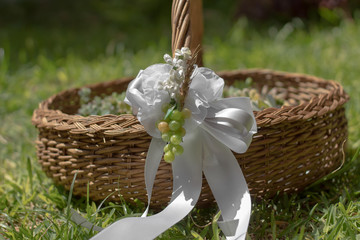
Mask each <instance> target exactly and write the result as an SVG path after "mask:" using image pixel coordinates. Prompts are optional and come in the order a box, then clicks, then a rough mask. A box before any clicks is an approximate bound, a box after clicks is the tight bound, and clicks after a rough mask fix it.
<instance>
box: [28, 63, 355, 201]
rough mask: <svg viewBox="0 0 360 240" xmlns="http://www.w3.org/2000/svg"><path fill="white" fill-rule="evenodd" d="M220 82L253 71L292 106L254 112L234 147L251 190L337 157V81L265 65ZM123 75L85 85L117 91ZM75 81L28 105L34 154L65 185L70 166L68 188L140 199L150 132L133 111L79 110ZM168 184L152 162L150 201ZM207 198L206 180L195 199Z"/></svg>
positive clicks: (276, 184) (274, 185)
mask: <svg viewBox="0 0 360 240" xmlns="http://www.w3.org/2000/svg"><path fill="white" fill-rule="evenodd" d="M219 75H220V76H221V77H222V78H224V80H225V82H226V84H229V85H230V84H232V83H233V82H234V81H235V80H245V79H246V78H248V77H251V78H252V79H253V82H254V84H255V86H256V87H257V88H259V89H261V88H263V87H264V86H267V87H268V88H274V89H275V90H276V94H277V95H278V96H279V97H281V98H282V99H286V100H288V102H289V103H291V104H292V105H293V106H283V107H282V108H280V109H277V108H268V109H265V110H263V111H258V112H254V114H255V117H256V122H257V125H258V133H257V134H256V135H255V136H254V138H253V142H252V143H251V145H250V148H249V149H248V151H247V152H246V153H244V154H235V157H236V158H237V159H238V162H239V164H240V166H241V168H242V170H243V172H244V175H245V178H246V181H247V183H248V185H249V189H250V193H251V194H252V195H254V196H257V197H271V196H273V195H274V194H276V193H277V192H278V191H280V192H294V191H298V190H301V189H303V188H304V187H306V186H307V185H309V184H311V183H313V182H314V181H316V180H317V179H319V178H321V177H323V176H325V175H327V174H329V173H330V172H332V171H334V170H335V169H337V168H338V167H339V166H340V165H341V164H342V159H343V155H342V147H343V144H344V141H345V140H346V138H347V121H346V118H345V111H344V106H343V104H344V103H345V102H346V101H347V100H348V96H347V94H346V93H345V92H344V90H343V88H342V87H341V85H340V84H338V83H336V82H334V81H326V80H323V79H320V78H316V77H313V76H308V75H302V74H290V73H282V72H274V71H269V70H257V69H255V70H241V71H231V72H221V73H219ZM130 81H131V78H124V79H120V80H116V81H112V82H107V83H101V84H96V85H91V86H89V87H90V88H91V90H92V93H93V94H94V95H101V94H111V93H112V92H113V91H116V92H122V91H124V90H125V89H126V88H127V84H128V83H129V82H130ZM78 90H79V89H70V90H67V91H64V92H62V93H59V94H57V95H55V96H53V97H51V98H49V99H48V100H46V101H44V102H42V103H41V104H40V105H39V108H38V109H36V110H35V111H34V114H33V119H32V121H33V123H34V125H35V126H36V127H37V128H38V130H39V137H38V140H37V142H36V144H37V154H38V158H39V162H40V164H41V165H42V168H43V170H44V171H45V172H46V173H47V175H48V176H49V177H51V178H53V179H54V180H55V182H56V183H58V184H61V185H64V186H65V188H66V189H70V185H71V182H72V180H73V178H74V175H75V173H76V172H78V174H77V178H76V181H75V186H74V194H75V195H83V196H84V195H85V196H86V194H87V185H89V190H90V191H89V194H90V198H92V199H93V200H103V199H104V198H106V197H108V196H109V195H110V194H111V193H113V192H115V193H114V194H112V195H111V196H110V197H109V200H111V201H121V200H122V199H125V200H127V201H128V200H131V199H135V198H138V199H139V200H141V201H144V202H146V200H147V198H146V191H145V182H144V164H145V158H146V153H147V150H148V147H149V144H150V140H151V137H150V136H149V135H148V134H147V133H146V132H145V130H144V128H143V126H142V125H141V124H140V123H139V122H138V120H137V118H136V117H135V116H133V115H128V114H126V115H119V116H116V115H106V116H88V117H83V116H79V115H74V114H75V113H76V112H77V109H78V108H79V96H78ZM171 192H172V171H171V164H167V163H165V162H164V161H162V162H161V163H160V168H159V170H158V173H157V176H156V180H155V186H154V189H153V196H152V200H153V203H152V205H153V206H155V207H156V206H158V207H159V206H164V205H166V203H167V202H168V201H169V199H170V197H171ZM213 201H214V199H213V197H212V194H211V191H210V189H209V186H208V185H207V183H206V180H205V181H204V182H203V190H202V193H201V197H200V200H199V202H198V205H206V204H209V203H212V202H213Z"/></svg>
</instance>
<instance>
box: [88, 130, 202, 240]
mask: <svg viewBox="0 0 360 240" xmlns="http://www.w3.org/2000/svg"><path fill="white" fill-rule="evenodd" d="M199 140H200V138H199V131H198V130H195V131H194V132H192V133H189V134H187V135H186V136H185V139H184V143H183V147H184V153H183V154H182V155H181V156H179V157H176V159H175V161H174V162H173V195H172V200H171V202H170V204H169V205H168V206H167V207H166V208H165V209H164V210H163V211H162V212H160V213H158V214H155V215H152V216H149V217H129V218H124V219H121V220H119V221H117V222H115V223H113V224H112V225H110V226H109V227H107V228H105V229H104V230H103V231H101V232H100V233H98V234H97V235H96V236H94V237H93V238H92V240H103V239H106V240H118V239H125V240H139V239H142V240H147V239H154V238H155V237H157V236H158V235H160V234H161V233H162V232H164V231H166V230H167V229H168V228H170V227H171V226H173V225H174V224H176V223H177V222H178V221H180V220H181V219H182V218H184V217H185V216H186V215H187V214H188V213H189V212H190V211H191V210H192V209H193V208H194V206H195V204H196V202H197V200H198V199H199V196H200V192H201V183H202V161H201V159H202V157H201V154H202V144H201V141H199Z"/></svg>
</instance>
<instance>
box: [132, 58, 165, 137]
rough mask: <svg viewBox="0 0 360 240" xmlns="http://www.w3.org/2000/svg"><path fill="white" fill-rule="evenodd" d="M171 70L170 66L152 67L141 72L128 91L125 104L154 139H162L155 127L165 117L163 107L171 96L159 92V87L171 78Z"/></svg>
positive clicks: (159, 65) (162, 91)
mask: <svg viewBox="0 0 360 240" xmlns="http://www.w3.org/2000/svg"><path fill="white" fill-rule="evenodd" d="M171 69H172V66H171V65H169V64H155V65H152V66H150V67H148V68H146V69H145V70H142V71H140V72H139V74H138V75H137V77H136V78H135V79H134V80H133V81H131V83H130V84H129V86H128V89H127V91H126V98H125V102H126V103H127V104H129V105H130V106H131V107H132V109H133V113H134V114H135V115H137V118H138V119H139V121H140V122H141V124H142V125H143V126H144V127H145V129H146V131H147V132H148V133H149V134H150V135H151V136H153V137H161V136H160V132H159V131H157V128H156V126H155V125H156V122H157V121H158V120H159V119H160V118H161V117H162V116H163V112H162V110H161V107H162V105H163V104H164V103H168V102H170V96H169V94H168V92H167V91H165V90H159V86H160V84H161V83H162V82H164V81H166V80H167V79H168V78H169V73H170V70H171Z"/></svg>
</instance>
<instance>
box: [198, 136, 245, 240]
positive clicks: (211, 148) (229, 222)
mask: <svg viewBox="0 0 360 240" xmlns="http://www.w3.org/2000/svg"><path fill="white" fill-rule="evenodd" d="M202 139H203V140H204V154H205V155H204V162H203V171H204V174H205V177H206V180H207V182H208V183H209V186H210V188H211V191H212V193H213V195H214V197H215V200H216V202H217V205H218V206H219V208H220V210H221V216H222V221H219V222H218V225H219V227H220V228H221V230H222V231H223V233H224V234H225V236H226V237H227V238H226V239H228V240H235V239H239V240H244V239H245V237H246V232H247V228H248V225H249V220H250V214H251V199H250V193H249V190H248V187H247V184H246V181H245V178H244V175H243V173H242V171H241V169H240V166H239V164H238V162H237V160H236V158H235V157H234V155H233V153H232V152H231V151H230V149H229V148H227V147H226V146H225V145H223V144H222V143H220V142H218V141H217V140H216V139H214V138H213V137H212V136H211V135H210V134H208V133H206V132H205V131H204V132H203V138H202Z"/></svg>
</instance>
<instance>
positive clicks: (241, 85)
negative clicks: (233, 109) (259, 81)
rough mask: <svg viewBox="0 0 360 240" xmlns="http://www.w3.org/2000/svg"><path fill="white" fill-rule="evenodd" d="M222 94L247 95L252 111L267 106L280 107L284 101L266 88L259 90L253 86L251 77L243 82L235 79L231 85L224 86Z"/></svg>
mask: <svg viewBox="0 0 360 240" xmlns="http://www.w3.org/2000/svg"><path fill="white" fill-rule="evenodd" d="M223 96H224V97H249V98H250V100H251V106H252V108H253V110H254V111H260V110H263V109H265V108H269V107H275V108H280V107H281V106H282V105H283V103H284V102H283V100H281V99H276V98H275V97H274V96H273V95H272V91H269V92H267V88H263V89H262V91H261V92H259V91H258V90H257V89H256V88H253V87H252V79H251V78H247V79H246V80H245V81H243V82H242V81H235V82H234V84H233V85H231V86H225V87H224V92H223Z"/></svg>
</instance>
